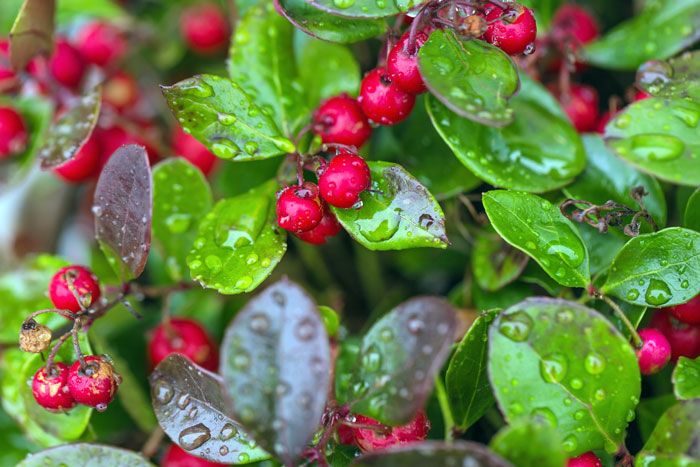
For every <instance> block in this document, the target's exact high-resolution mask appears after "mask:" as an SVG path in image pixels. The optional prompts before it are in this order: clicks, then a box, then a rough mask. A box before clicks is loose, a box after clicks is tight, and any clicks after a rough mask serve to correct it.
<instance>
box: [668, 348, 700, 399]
mask: <svg viewBox="0 0 700 467" xmlns="http://www.w3.org/2000/svg"><path fill="white" fill-rule="evenodd" d="M673 393H674V394H675V395H676V398H677V399H679V400H683V399H700V358H696V359H695V360H691V359H690V358H686V357H679V358H678V363H677V364H676V368H675V369H674V370H673Z"/></svg>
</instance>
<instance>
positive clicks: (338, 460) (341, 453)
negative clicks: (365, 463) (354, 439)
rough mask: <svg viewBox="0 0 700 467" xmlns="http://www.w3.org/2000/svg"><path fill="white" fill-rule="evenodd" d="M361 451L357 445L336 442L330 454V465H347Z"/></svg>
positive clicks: (344, 466) (343, 466) (340, 466)
mask: <svg viewBox="0 0 700 467" xmlns="http://www.w3.org/2000/svg"><path fill="white" fill-rule="evenodd" d="M361 452H362V451H360V450H359V449H358V448H357V447H356V446H344V445H342V444H336V445H335V446H334V447H333V453H332V454H330V455H329V456H328V463H329V464H330V467H347V466H348V465H350V463H351V462H352V461H353V459H355V458H356V457H357V456H358V455H359V454H360V453H361Z"/></svg>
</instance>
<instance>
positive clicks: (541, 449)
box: [489, 419, 568, 467]
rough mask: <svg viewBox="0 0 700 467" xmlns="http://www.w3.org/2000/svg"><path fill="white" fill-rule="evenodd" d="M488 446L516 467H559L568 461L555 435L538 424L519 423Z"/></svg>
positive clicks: (545, 426) (535, 421) (528, 421)
mask: <svg viewBox="0 0 700 467" xmlns="http://www.w3.org/2000/svg"><path fill="white" fill-rule="evenodd" d="M489 446H490V447H491V449H493V451H494V452H496V453H497V454H500V455H501V456H503V457H504V458H505V459H508V460H509V461H511V462H513V464H515V465H517V466H518V467H562V466H563V465H566V461H567V457H568V456H567V455H566V453H565V452H564V448H563V447H562V444H561V438H559V434H558V433H557V432H556V431H555V430H554V428H552V426H551V425H550V424H549V423H547V422H543V421H541V420H528V419H523V420H520V421H518V422H515V423H514V424H512V425H508V426H506V427H505V428H503V429H502V430H501V431H499V432H498V433H496V435H495V436H494V437H493V439H491V442H490V443H489Z"/></svg>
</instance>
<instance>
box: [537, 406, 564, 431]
mask: <svg viewBox="0 0 700 467" xmlns="http://www.w3.org/2000/svg"><path fill="white" fill-rule="evenodd" d="M530 415H531V416H532V417H533V418H540V419H542V420H543V421H545V422H547V423H549V424H550V425H552V428H556V427H557V425H559V421H558V420H557V417H556V415H554V412H552V411H551V409H549V408H547V407H538V408H536V409H534V410H533V411H532V412H531V413H530Z"/></svg>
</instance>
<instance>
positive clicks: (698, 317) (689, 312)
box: [668, 295, 700, 324]
mask: <svg viewBox="0 0 700 467" xmlns="http://www.w3.org/2000/svg"><path fill="white" fill-rule="evenodd" d="M668 309H669V311H670V312H671V314H672V315H673V317H674V318H676V319H677V320H678V321H680V322H681V323H686V324H700V295H697V296H696V297H695V298H691V299H690V300H688V301H687V302H685V303H681V304H680V305H675V306H670V307H668Z"/></svg>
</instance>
